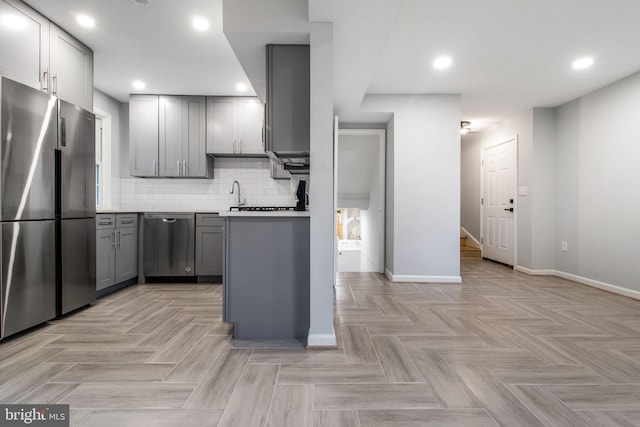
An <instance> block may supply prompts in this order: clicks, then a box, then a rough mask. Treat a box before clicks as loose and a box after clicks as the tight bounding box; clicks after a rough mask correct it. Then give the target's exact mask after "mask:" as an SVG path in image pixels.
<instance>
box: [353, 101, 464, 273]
mask: <svg viewBox="0 0 640 427" xmlns="http://www.w3.org/2000/svg"><path fill="white" fill-rule="evenodd" d="M362 108H363V109H364V110H365V111H372V112H393V113H394V120H393V131H389V134H393V143H392V144H389V146H392V147H393V148H392V151H393V154H392V156H390V157H391V160H390V161H391V162H392V163H393V165H394V167H393V169H392V170H389V169H388V170H387V172H388V173H389V174H391V173H392V174H393V175H392V176H393V189H392V194H393V207H394V209H393V214H392V216H393V234H392V239H393V264H392V269H389V270H390V273H391V274H393V278H394V280H411V281H459V280H460V244H459V238H458V236H459V233H460V133H459V130H458V129H459V126H460V96H459V95H367V96H366V97H365V99H364V101H363V105H362Z"/></svg>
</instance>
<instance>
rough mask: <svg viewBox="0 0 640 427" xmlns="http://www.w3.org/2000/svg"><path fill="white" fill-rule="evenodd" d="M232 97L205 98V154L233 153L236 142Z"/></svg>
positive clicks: (234, 110) (234, 105)
mask: <svg viewBox="0 0 640 427" xmlns="http://www.w3.org/2000/svg"><path fill="white" fill-rule="evenodd" d="M236 115H237V113H236V103H235V100H234V98H225V97H208V98H207V154H233V153H234V152H235V147H236V144H237V136H236V135H237V130H236V127H237V124H236V121H237V120H236Z"/></svg>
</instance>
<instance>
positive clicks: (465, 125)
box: [460, 121, 471, 135]
mask: <svg viewBox="0 0 640 427" xmlns="http://www.w3.org/2000/svg"><path fill="white" fill-rule="evenodd" d="M470 125H471V122H466V121H462V122H460V135H466V134H468V133H469V132H471V128H470V127H469V126H470Z"/></svg>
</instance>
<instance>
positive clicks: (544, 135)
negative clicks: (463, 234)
mask: <svg viewBox="0 0 640 427" xmlns="http://www.w3.org/2000/svg"><path fill="white" fill-rule="evenodd" d="M555 149H556V112H555V109H554V108H534V109H533V159H532V170H533V173H532V175H531V187H532V193H531V196H530V197H531V268H532V269H534V270H549V269H553V256H554V245H553V236H554V219H553V217H554V212H555V177H556V173H555V172H556V161H555V157H556V156H555Z"/></svg>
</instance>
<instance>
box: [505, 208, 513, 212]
mask: <svg viewBox="0 0 640 427" xmlns="http://www.w3.org/2000/svg"><path fill="white" fill-rule="evenodd" d="M505 211H509V212H513V208H507V209H505Z"/></svg>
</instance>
